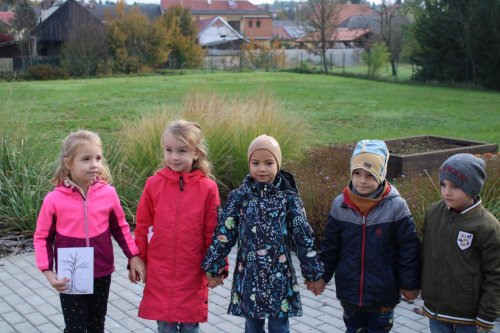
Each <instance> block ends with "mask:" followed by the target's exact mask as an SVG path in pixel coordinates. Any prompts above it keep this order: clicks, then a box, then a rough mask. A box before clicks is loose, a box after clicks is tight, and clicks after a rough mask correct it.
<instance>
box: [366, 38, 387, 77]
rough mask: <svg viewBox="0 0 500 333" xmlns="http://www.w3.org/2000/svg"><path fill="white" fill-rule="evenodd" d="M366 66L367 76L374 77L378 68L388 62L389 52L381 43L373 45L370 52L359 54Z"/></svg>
mask: <svg viewBox="0 0 500 333" xmlns="http://www.w3.org/2000/svg"><path fill="white" fill-rule="evenodd" d="M361 57H362V58H363V62H364V63H365V64H366V65H367V66H368V76H376V75H377V73H378V71H379V70H380V68H381V67H382V66H383V65H384V64H387V62H388V61H389V51H388V50H387V47H386V46H385V45H384V44H382V43H375V45H373V47H372V48H371V50H369V51H367V52H363V53H362V54H361Z"/></svg>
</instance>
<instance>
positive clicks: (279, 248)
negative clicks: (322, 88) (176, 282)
mask: <svg viewBox="0 0 500 333" xmlns="http://www.w3.org/2000/svg"><path fill="white" fill-rule="evenodd" d="M248 161H249V164H250V175H248V176H247V177H246V179H245V180H244V181H243V184H241V186H240V187H239V188H237V189H235V190H233V191H231V192H230V193H229V196H228V199H227V202H226V204H225V206H224V208H223V209H222V211H221V213H220V216H219V223H218V226H217V228H216V230H215V232H214V235H213V238H212V244H211V245H210V247H209V249H208V251H207V254H206V256H205V260H204V261H203V263H202V267H203V269H204V270H205V271H206V272H207V276H208V277H209V283H214V281H217V279H218V275H219V272H220V269H221V267H223V266H224V265H225V261H224V258H225V257H226V256H227V255H228V254H229V252H230V251H231V248H232V247H233V246H234V245H235V244H236V243H238V254H237V257H236V264H235V270H234V278H233V286H232V293H231V302H230V304H229V309H228V313H229V314H232V315H236V316H242V317H245V318H246V322H245V332H246V333H252V332H263V331H264V328H263V327H264V323H265V322H264V321H265V318H269V320H268V328H269V332H270V333H274V332H280V333H281V332H289V324H288V318H289V317H293V316H301V315H302V306H301V302H300V295H299V286H298V282H297V278H296V276H295V270H294V267H293V265H292V257H291V254H290V252H291V250H292V248H293V249H294V250H295V252H296V253H297V256H298V258H299V261H300V265H301V268H302V275H303V276H304V277H305V278H306V279H307V280H309V281H313V282H314V281H318V280H319V279H320V278H321V275H322V274H323V267H322V265H321V263H320V262H319V260H318V256H317V252H316V249H315V247H314V238H313V237H314V236H313V232H312V229H311V227H310V225H309V224H308V222H307V219H306V215H305V211H304V208H303V204H302V201H301V199H300V197H299V194H298V191H297V188H296V187H295V182H294V180H293V177H292V175H290V174H288V173H286V172H284V171H281V170H279V167H280V165H281V151H280V147H279V144H278V142H277V141H276V140H275V139H274V138H272V137H270V136H267V135H261V136H259V137H257V138H256V139H255V140H254V141H252V143H251V144H250V147H249V148H248Z"/></svg>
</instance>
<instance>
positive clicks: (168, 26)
mask: <svg viewBox="0 0 500 333" xmlns="http://www.w3.org/2000/svg"><path fill="white" fill-rule="evenodd" d="M158 20H159V24H161V25H162V26H163V28H164V29H165V30H166V31H167V32H168V35H169V40H168V46H169V48H170V49H171V50H172V53H171V55H170V66H171V67H175V68H180V67H183V66H185V67H188V68H196V67H199V66H200V65H201V64H202V63H203V49H202V48H201V46H200V45H199V44H198V43H197V40H198V30H197V28H196V23H195V22H194V20H193V17H192V16H191V11H190V10H189V9H188V8H184V7H181V6H173V7H171V8H169V9H168V11H167V13H166V14H165V15H163V16H162V17H160V18H159V19H158Z"/></svg>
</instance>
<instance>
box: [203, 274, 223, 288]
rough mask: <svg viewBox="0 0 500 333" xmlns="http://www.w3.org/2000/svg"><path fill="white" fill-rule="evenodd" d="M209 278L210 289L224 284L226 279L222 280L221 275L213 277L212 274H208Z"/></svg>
mask: <svg viewBox="0 0 500 333" xmlns="http://www.w3.org/2000/svg"><path fill="white" fill-rule="evenodd" d="M207 280H208V287H209V288H210V289H213V288H215V287H217V286H221V285H223V284H224V281H223V280H222V278H221V277H220V276H215V277H212V276H208V275H207Z"/></svg>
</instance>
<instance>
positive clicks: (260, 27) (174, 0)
mask: <svg viewBox="0 0 500 333" xmlns="http://www.w3.org/2000/svg"><path fill="white" fill-rule="evenodd" d="M160 6H161V11H162V13H165V12H166V11H168V9H169V8H170V7H173V6H182V7H184V8H189V9H191V15H192V16H193V19H194V20H195V21H198V22H199V21H203V20H206V19H211V20H214V19H216V18H217V17H219V19H217V20H216V22H218V23H217V24H219V26H220V27H222V26H223V25H224V24H223V23H222V22H226V23H227V24H228V25H229V26H230V27H232V28H233V29H234V31H236V32H237V33H238V34H240V35H241V36H242V37H243V38H245V39H248V40H250V39H253V40H254V41H255V42H256V43H260V44H264V45H269V44H270V41H271V38H272V27H273V24H272V14H271V12H268V11H265V10H262V9H260V8H259V7H257V6H255V5H253V4H252V3H250V2H249V1H246V0H161V4H160ZM199 32H201V31H199Z"/></svg>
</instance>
